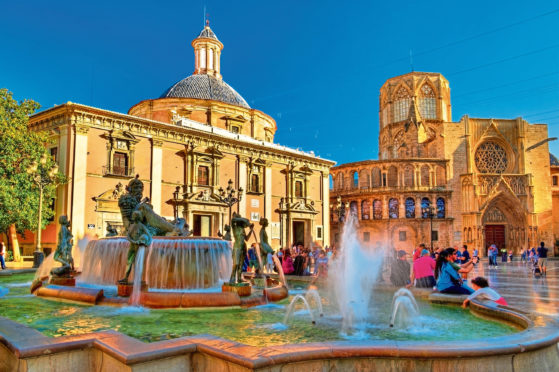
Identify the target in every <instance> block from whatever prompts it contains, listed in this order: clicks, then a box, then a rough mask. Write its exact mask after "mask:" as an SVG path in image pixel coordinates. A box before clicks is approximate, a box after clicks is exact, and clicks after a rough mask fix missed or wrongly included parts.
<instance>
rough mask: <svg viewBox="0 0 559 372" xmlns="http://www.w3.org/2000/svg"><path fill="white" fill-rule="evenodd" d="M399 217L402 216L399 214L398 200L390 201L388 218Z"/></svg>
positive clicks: (392, 199)
mask: <svg viewBox="0 0 559 372" xmlns="http://www.w3.org/2000/svg"><path fill="white" fill-rule="evenodd" d="M399 216H400V212H399V205H398V199H396V198H391V199H390V200H389V201H388V217H389V218H398V217H399Z"/></svg>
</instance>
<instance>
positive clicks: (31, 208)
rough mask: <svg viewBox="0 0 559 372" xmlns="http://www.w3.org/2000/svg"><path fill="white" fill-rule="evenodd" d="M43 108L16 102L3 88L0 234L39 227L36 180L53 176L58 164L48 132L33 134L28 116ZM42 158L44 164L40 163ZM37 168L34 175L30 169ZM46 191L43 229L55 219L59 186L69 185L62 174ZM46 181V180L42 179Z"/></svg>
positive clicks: (0, 96)
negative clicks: (12, 228) (13, 227)
mask: <svg viewBox="0 0 559 372" xmlns="http://www.w3.org/2000/svg"><path fill="white" fill-rule="evenodd" d="M39 107H40V105H39V104H38V103H37V102H34V101H32V100H23V101H21V102H17V101H16V100H14V98H13V97H12V93H11V92H9V91H8V90H7V89H0V231H7V229H8V227H9V226H10V225H11V224H15V225H16V228H17V230H18V231H23V230H25V229H29V230H35V229H36V228H37V224H38V217H39V216H38V213H39V189H38V186H37V183H36V182H35V180H34V179H35V177H36V175H37V174H40V175H41V176H42V177H50V176H49V171H50V170H52V169H53V168H54V166H55V161H54V159H52V157H51V156H50V154H49V153H48V152H47V148H46V146H45V145H46V144H47V143H48V138H47V135H46V134H45V133H37V132H33V131H30V130H29V128H28V126H27V125H28V121H29V116H30V115H32V114H33V113H34V112H35V111H36V110H37V109H39ZM41 159H43V161H42V162H41ZM34 164H35V165H36V171H35V172H34V174H29V173H28V172H27V170H28V169H30V168H32V167H33V165H34ZM51 176H52V177H50V178H49V179H48V180H49V181H52V182H51V183H50V184H48V185H46V186H45V187H44V189H43V209H42V210H43V212H42V217H43V219H42V225H43V226H42V227H43V228H44V227H45V226H46V225H47V223H48V219H49V218H51V217H52V216H53V213H54V211H53V210H52V209H51V208H50V206H51V203H52V199H53V198H54V197H55V194H56V184H60V183H64V182H66V180H65V177H64V176H63V175H62V174H60V173H56V174H54V175H53V174H52V172H51ZM43 179H47V178H43Z"/></svg>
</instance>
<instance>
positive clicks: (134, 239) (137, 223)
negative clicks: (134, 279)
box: [118, 211, 151, 284]
mask: <svg viewBox="0 0 559 372" xmlns="http://www.w3.org/2000/svg"><path fill="white" fill-rule="evenodd" d="M131 220H132V221H131V222H132V223H131V224H130V225H129V226H128V233H127V235H126V238H127V239H128V241H129V242H130V248H128V258H127V261H128V262H127V265H126V273H125V274H124V278H122V279H121V280H119V281H118V282H119V283H121V284H126V283H128V277H129V276H130V271H131V270H132V265H134V262H135V261H136V254H137V253H138V248H139V247H141V246H143V247H149V245H150V244H151V232H150V230H149V229H148V227H147V226H146V225H144V224H143V223H142V213H141V212H140V211H134V212H132V216H131Z"/></svg>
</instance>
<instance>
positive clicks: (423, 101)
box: [330, 72, 559, 255]
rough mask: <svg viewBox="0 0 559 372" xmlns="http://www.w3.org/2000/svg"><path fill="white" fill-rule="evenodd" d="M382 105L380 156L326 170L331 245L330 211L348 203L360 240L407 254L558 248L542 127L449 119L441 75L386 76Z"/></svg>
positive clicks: (335, 230)
mask: <svg viewBox="0 0 559 372" xmlns="http://www.w3.org/2000/svg"><path fill="white" fill-rule="evenodd" d="M379 108H380V109H379V116H380V120H379V122H380V132H379V160H365V161H358V162H353V163H347V164H341V165H339V166H336V167H333V168H332V170H331V175H332V180H331V182H332V191H331V195H330V198H331V202H330V203H331V205H332V206H333V208H331V211H330V220H331V233H332V240H333V241H338V239H339V236H338V234H339V231H340V229H339V226H338V225H339V223H338V217H337V214H336V213H337V210H336V208H338V207H341V208H342V209H344V208H346V207H347V208H350V209H351V210H352V211H353V212H354V213H356V215H357V217H358V219H359V228H358V230H359V234H360V238H361V240H362V241H364V242H370V243H371V244H375V243H376V244H382V245H385V246H388V247H391V248H395V249H404V250H406V251H408V252H411V251H412V250H413V248H414V247H415V246H417V245H418V244H420V243H426V245H427V246H429V245H430V244H431V241H432V242H433V243H432V245H433V246H434V248H437V247H449V246H454V245H461V244H467V245H468V246H469V247H470V248H472V249H473V248H478V249H479V250H480V254H482V255H485V254H486V252H487V247H488V246H489V245H490V244H496V245H497V246H498V247H499V248H500V249H501V248H506V249H507V250H508V249H512V250H513V251H514V252H515V253H518V252H519V251H520V250H521V249H522V248H526V247H533V246H536V245H537V244H539V242H540V241H544V242H545V243H546V246H548V247H553V246H554V245H555V244H554V243H555V236H558V235H559V230H558V229H557V228H555V227H554V226H557V225H559V224H557V223H555V224H554V219H553V214H552V204H553V203H552V195H553V194H552V182H553V180H555V182H556V183H557V177H555V178H553V179H552V176H551V173H550V172H551V171H552V170H553V169H554V167H551V168H552V169H550V153H549V149H548V141H549V139H548V131H547V125H544V124H530V123H528V122H526V121H525V120H523V119H522V118H516V119H512V120H507V119H493V118H471V117H469V116H464V117H462V118H461V119H460V121H458V122H453V121H452V119H451V118H452V115H451V113H452V112H451V100H450V87H449V83H448V81H447V80H446V79H445V78H444V77H443V76H442V75H441V74H438V73H424V72H411V73H408V74H405V75H402V76H397V77H394V78H391V79H388V80H387V81H386V82H385V83H384V85H383V86H382V87H381V89H380V99H379ZM552 158H553V157H552ZM558 165H559V164H558ZM556 168H559V167H556ZM338 197H341V200H342V203H341V205H339V206H337V205H336V204H337V198H338ZM557 197H559V196H554V197H553V202H555V203H557V201H556V200H555V199H556V198H557ZM431 226H432V227H431ZM430 232H431V233H430Z"/></svg>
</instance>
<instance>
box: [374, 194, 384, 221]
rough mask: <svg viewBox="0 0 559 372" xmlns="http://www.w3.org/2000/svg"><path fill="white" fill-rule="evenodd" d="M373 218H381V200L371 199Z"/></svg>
mask: <svg viewBox="0 0 559 372" xmlns="http://www.w3.org/2000/svg"><path fill="white" fill-rule="evenodd" d="M373 218H374V219H375V220H382V202H381V201H380V200H378V199H375V200H374V201H373Z"/></svg>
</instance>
